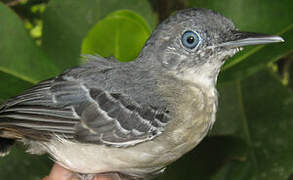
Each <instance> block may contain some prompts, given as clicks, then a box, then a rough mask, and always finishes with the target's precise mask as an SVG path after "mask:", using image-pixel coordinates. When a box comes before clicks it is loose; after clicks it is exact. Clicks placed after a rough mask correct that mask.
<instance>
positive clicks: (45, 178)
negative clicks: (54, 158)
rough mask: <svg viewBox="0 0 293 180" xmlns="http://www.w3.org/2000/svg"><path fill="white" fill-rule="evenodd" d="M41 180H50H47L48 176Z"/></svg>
mask: <svg viewBox="0 0 293 180" xmlns="http://www.w3.org/2000/svg"><path fill="white" fill-rule="evenodd" d="M42 180H50V179H49V176H46V177H44V178H43V179H42Z"/></svg>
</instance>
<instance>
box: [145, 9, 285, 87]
mask: <svg viewBox="0 0 293 180" xmlns="http://www.w3.org/2000/svg"><path fill="white" fill-rule="evenodd" d="M282 41H283V39H282V38H281V37H278V36H272V35H264V34H258V33H248V32H241V31H238V30H237V29H236V28H235V26H234V24H233V23H232V21H231V20H229V19H227V18H226V17H224V16H222V15H221V14H219V13H217V12H215V11H212V10H208V9H187V10H181V11H179V12H177V13H176V14H174V15H173V16H170V17H169V18H168V19H166V20H165V21H164V22H162V23H161V24H160V25H159V26H158V27H157V28H156V30H155V31H154V32H153V34H152V36H151V37H150V38H149V40H148V41H147V43H146V45H145V47H144V49H143V50H142V55H143V54H145V55H149V56H151V57H152V58H150V59H153V60H154V61H156V62H154V63H158V62H159V63H160V64H161V65H162V67H164V70H165V71H167V72H173V73H174V74H175V75H177V76H179V77H181V78H187V79H191V80H192V79H193V78H196V79H198V80H203V81H206V82H207V83H214V84H215V81H216V78H217V75H218V73H219V71H220V68H221V66H222V65H223V63H224V61H225V60H226V59H227V58H229V57H231V56H233V55H235V54H236V53H237V52H238V51H239V50H240V48H241V47H242V46H247V45H256V44H266V43H273V42H282ZM145 51H147V52H150V54H149V53H146V52H145ZM208 81H211V82H208Z"/></svg>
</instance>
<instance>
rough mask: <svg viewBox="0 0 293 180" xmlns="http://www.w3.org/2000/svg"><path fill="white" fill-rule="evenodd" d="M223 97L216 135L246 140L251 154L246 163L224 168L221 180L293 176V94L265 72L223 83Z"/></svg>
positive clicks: (269, 73) (221, 172) (220, 172)
mask: <svg viewBox="0 0 293 180" xmlns="http://www.w3.org/2000/svg"><path fill="white" fill-rule="evenodd" d="M233 91H234V93H231V92H233ZM220 94H221V99H220V102H221V103H220V105H219V110H220V112H219V113H218V118H217V122H216V124H215V129H214V135H217V134H221V135H223V134H225V135H231V136H234V137H239V138H242V139H244V140H245V141H246V143H247V144H248V146H249V153H248V155H247V160H246V161H244V162H232V163H231V164H228V165H227V166H224V167H222V169H221V170H220V171H219V174H218V176H219V178H218V179H225V180H229V179H233V180H244V179H257V180H261V179H272V180H275V179H276V180H279V179H287V178H288V177H289V176H290V175H291V174H292V173H293V169H292V167H293V159H292V149H293V144H292V143H291V142H292V141H293V133H292V128H293V123H292V121H293V112H292V108H293V92H292V91H291V90H289V89H287V88H286V87H284V86H283V85H282V84H281V82H280V80H279V79H278V78H277V77H276V75H275V74H274V73H272V72H270V71H268V70H263V71H260V72H258V73H257V74H255V75H254V76H251V77H249V78H247V79H245V80H242V81H235V82H234V83H232V82H231V83H223V84H222V85H221V86H220ZM229 99H230V100H231V101H229ZM225 127H226V128H227V129H226V128H225ZM220 177H221V178H220ZM223 177H224V178H223Z"/></svg>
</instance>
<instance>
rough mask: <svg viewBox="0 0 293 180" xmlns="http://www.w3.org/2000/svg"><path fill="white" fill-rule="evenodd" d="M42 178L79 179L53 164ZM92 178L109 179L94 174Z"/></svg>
mask: <svg viewBox="0 0 293 180" xmlns="http://www.w3.org/2000/svg"><path fill="white" fill-rule="evenodd" d="M42 180H79V178H77V177H76V176H75V175H74V173H73V172H71V171H70V170H68V169H65V168H63V167H62V166H60V165H58V164H55V165H54V166H53V168H52V170H51V172H50V174H49V176H46V177H44V178H43V179H42ZM93 180H111V178H109V177H102V176H96V177H95V178H94V179H93Z"/></svg>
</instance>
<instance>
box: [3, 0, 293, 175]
mask: <svg viewBox="0 0 293 180" xmlns="http://www.w3.org/2000/svg"><path fill="white" fill-rule="evenodd" d="M188 7H205V8H210V9H214V10H217V11H219V12H221V13H222V14H223V15H225V16H227V17H229V18H231V19H232V20H233V22H234V23H235V24H236V26H237V27H238V28H239V29H241V30H246V31H256V32H263V33H269V34H278V35H281V36H282V37H283V38H284V39H285V40H286V42H285V43H283V44H273V45H266V46H254V47H249V48H246V49H245V50H244V51H242V52H241V53H239V54H238V55H237V56H235V57H234V58H232V59H231V60H229V61H227V64H226V65H225V66H224V68H223V71H222V73H221V76H220V78H219V81H220V83H219V84H218V89H219V94H220V104H219V112H218V114H217V121H216V124H215V126H214V128H213V130H212V132H211V134H210V136H209V137H207V138H206V139H205V140H204V141H203V142H202V143H201V144H200V145H199V146H198V147H197V148H195V149H194V150H193V151H192V152H190V153H188V154H187V155H186V156H184V157H183V158H182V159H180V160H179V161H178V162H176V163H174V164H172V165H171V166H170V167H169V168H168V169H167V171H166V173H164V174H163V175H161V176H160V177H159V178H158V179H160V180H163V179H168V180H172V179H183V178H185V179H200V180H205V179H206V180H211V179H213V180H229V179H233V180H238V179H239V180H262V179H266V180H289V179H292V177H293V175H292V174H293V168H292V167H293V156H292V151H293V144H292V143H290V142H292V141H293V133H292V129H293V113H292V110H291V109H292V108H293V94H292V90H291V89H290V88H289V87H290V86H291V87H292V82H293V73H292V69H293V66H291V64H292V63H291V62H292V61H293V58H292V57H293V56H292V54H293V53H292V52H293V51H292V50H293V45H292V39H293V37H292V36H293V32H292V31H293V30H292V29H293V24H292V23H293V13H291V12H290V8H292V7H293V1H291V0H281V1H275V0H257V1H255V0H221V1H219V0H149V1H147V0H139V1H137V0H123V1H121V0H108V1H103V0H87V1H64V0H3V2H2V3H1V2H0V42H1V44H0V81H1V82H2V83H0V92H1V93H0V102H3V101H4V100H6V99H8V98H9V97H12V96H14V95H16V94H18V93H20V92H21V91H23V90H24V89H26V88H28V87H30V86H32V85H33V84H35V83H36V82H38V81H40V80H43V79H46V78H49V77H52V76H55V75H57V74H58V73H60V72H62V71H63V70H65V69H68V68H70V67H73V66H76V65H78V64H79V63H81V62H80V54H81V53H92V54H100V55H103V56H111V55H114V56H115V57H116V58H118V59H120V60H131V59H134V57H135V56H137V54H138V53H139V50H140V49H141V47H142V46H143V43H144V41H145V40H146V39H147V37H148V36H149V35H150V32H151V30H152V29H154V27H155V25H156V24H158V22H160V21H162V20H163V19H165V18H166V17H168V16H169V15H170V14H171V13H172V12H173V11H174V10H177V9H182V8H188ZM130 49H131V50H130ZM3 82H4V83H3ZM51 165H52V162H51V161H50V160H49V159H48V158H47V157H46V156H42V157H37V156H32V155H28V154H25V153H24V150H23V148H22V147H21V146H19V145H18V146H16V147H14V148H13V150H12V152H11V154H10V155H9V156H6V157H4V158H2V159H0V177H1V178H0V179H11V180H13V179H24V180H37V179H40V178H41V177H43V176H45V175H46V174H47V173H48V172H49V168H50V166H51ZM16 172H17V173H16Z"/></svg>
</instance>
